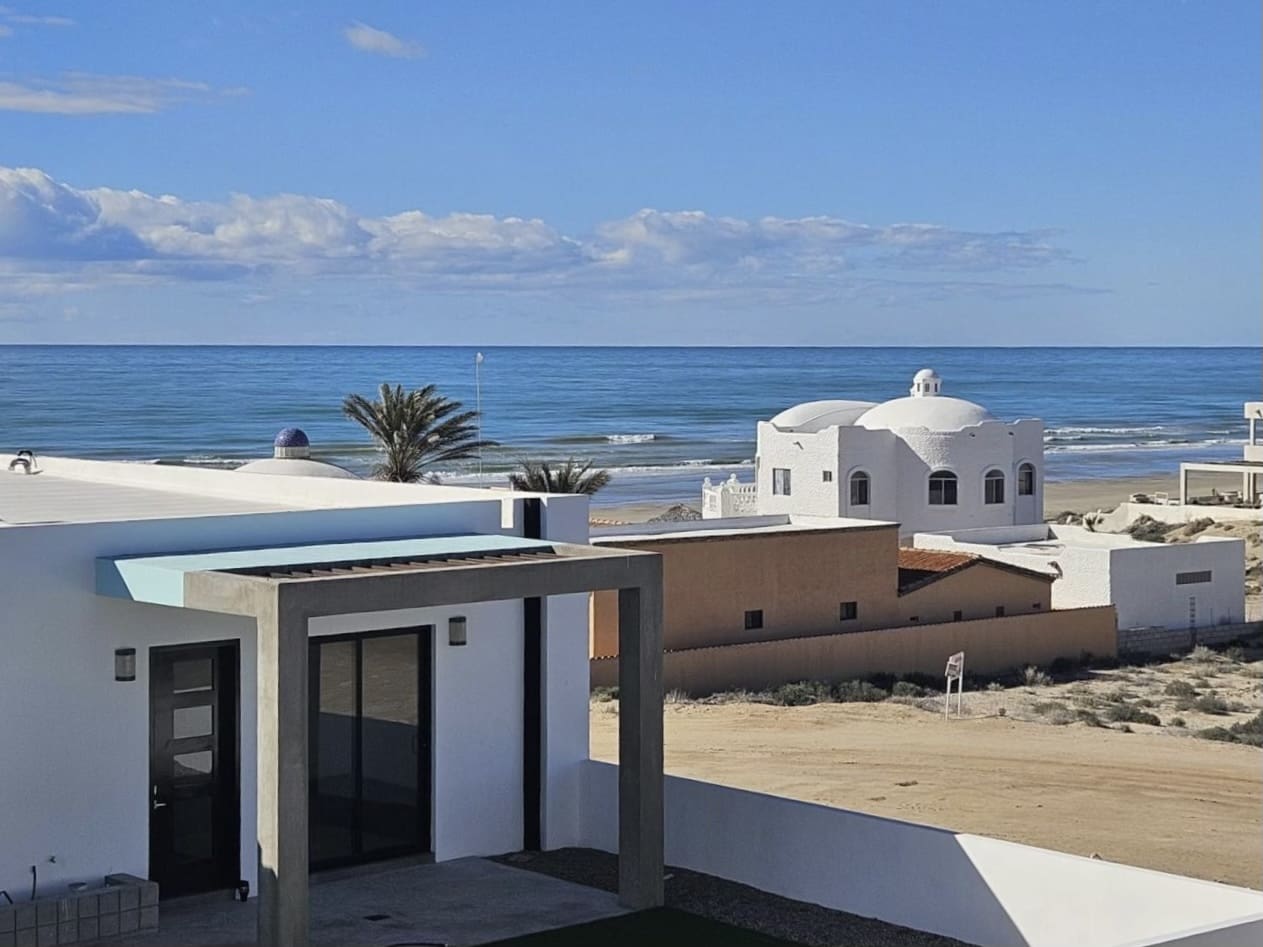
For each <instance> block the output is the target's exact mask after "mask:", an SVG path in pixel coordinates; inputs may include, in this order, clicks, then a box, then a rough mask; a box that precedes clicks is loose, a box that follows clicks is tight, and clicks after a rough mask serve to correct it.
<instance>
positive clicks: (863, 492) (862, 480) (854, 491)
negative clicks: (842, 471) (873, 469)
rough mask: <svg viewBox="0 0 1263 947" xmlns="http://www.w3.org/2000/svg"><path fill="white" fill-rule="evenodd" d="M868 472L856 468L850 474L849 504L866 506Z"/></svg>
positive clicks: (867, 500)
mask: <svg viewBox="0 0 1263 947" xmlns="http://www.w3.org/2000/svg"><path fill="white" fill-rule="evenodd" d="M868 502H869V497H868V474H866V473H864V471H862V470H857V471H856V472H855V473H853V474H851V506H868Z"/></svg>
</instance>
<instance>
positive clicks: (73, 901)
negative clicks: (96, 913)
mask: <svg viewBox="0 0 1263 947" xmlns="http://www.w3.org/2000/svg"><path fill="white" fill-rule="evenodd" d="M77 920H79V899H78V898H76V897H75V896H74V895H71V896H70V897H68V898H59V899H58V900H57V923H58V924H65V923H66V922H67V921H77Z"/></svg>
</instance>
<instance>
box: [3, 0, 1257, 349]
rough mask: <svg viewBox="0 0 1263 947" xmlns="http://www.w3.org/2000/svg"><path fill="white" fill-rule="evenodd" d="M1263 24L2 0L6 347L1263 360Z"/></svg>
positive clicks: (1227, 11)
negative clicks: (1062, 348)
mask: <svg viewBox="0 0 1263 947" xmlns="http://www.w3.org/2000/svg"><path fill="white" fill-rule="evenodd" d="M1260 27H1261V24H1260V11H1259V5H1258V4H1257V3H1256V2H1253V0H1219V2H1185V3H1177V2H1164V0H1135V2H1123V0H1106V2H1087V0H1082V2H1060V3H1051V2H1049V3H1031V2H1016V3H1005V2H999V0H995V2H986V3H982V2H951V3H946V2H912V0H902V2H889V0H886V2H836V0H834V2H821V3H814V2H805V0H803V2H787V3H783V4H768V3H738V2H731V0H730V2H723V3H720V2H713V3H712V2H701V0H698V2H690V3H651V2H637V3H623V4H613V3H591V2H589V3H548V2H536V3H529V4H509V3H503V2H501V3H478V2H461V3H437V2H435V3H409V4H400V3H364V2H360V3H320V2H311V3H305V4H302V5H298V6H285V5H279V4H276V5H273V4H267V3H258V2H254V3H232V2H221V3H215V4H204V5H200V6H195V5H191V4H155V3H131V2H122V0H115V2H111V3H109V4H103V3H35V2H31V3H19V2H18V0H0V343H3V342H154V343H158V342H242V343H246V342H264V343H267V342H287V341H293V342H304V343H324V342H328V343H357V342H362V343H389V342H399V343H408V344H420V343H427V342H433V343H467V344H488V345H490V344H520V343H531V342H540V343H550V344H557V343H577V344H583V343H592V344H597V343H609V344H624V343H627V344H699V343H700V344H782V343H792V344H813V343H815V344H837V345H847V344H973V345H978V344H1017V345H1021V344H1128V343H1132V344H1136V343H1148V344H1154V343H1158V344H1161V343H1171V344H1181V343H1182V344H1253V345H1257V344H1258V343H1259V341H1260V335H1261V332H1260V328H1261V322H1260V311H1261V299H1260V282H1261V273H1260V249H1261V248H1260V220H1259V207H1260V171H1259V169H1260V146H1259V142H1260V102H1259V88H1260Z"/></svg>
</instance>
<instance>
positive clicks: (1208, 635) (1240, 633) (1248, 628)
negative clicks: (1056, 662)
mask: <svg viewBox="0 0 1263 947" xmlns="http://www.w3.org/2000/svg"><path fill="white" fill-rule="evenodd" d="M1260 634H1263V622H1247V623H1245V624H1239V625H1214V626H1211V627H1208V628H1120V629H1119V630H1118V653H1119V654H1120V655H1165V654H1176V653H1179V652H1182V651H1192V650H1193V648H1195V647H1197V646H1198V645H1207V646H1214V645H1223V644H1227V643H1228V642H1230V641H1235V640H1236V639H1238V638H1248V637H1250V636H1253V635H1260Z"/></svg>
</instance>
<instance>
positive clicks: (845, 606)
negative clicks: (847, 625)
mask: <svg viewBox="0 0 1263 947" xmlns="http://www.w3.org/2000/svg"><path fill="white" fill-rule="evenodd" d="M859 617H860V606H859V603H858V602H843V603H842V604H841V606H840V607H839V608H838V621H855V619H857V618H859Z"/></svg>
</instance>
